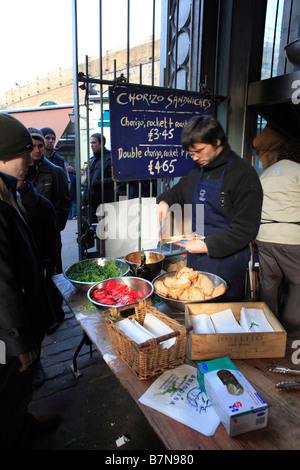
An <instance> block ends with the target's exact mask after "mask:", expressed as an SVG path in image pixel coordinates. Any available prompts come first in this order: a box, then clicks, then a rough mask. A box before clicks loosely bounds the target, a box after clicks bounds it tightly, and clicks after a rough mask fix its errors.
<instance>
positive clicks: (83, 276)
mask: <svg viewBox="0 0 300 470" xmlns="http://www.w3.org/2000/svg"><path fill="white" fill-rule="evenodd" d="M66 274H67V276H68V277H69V278H70V279H72V280H73V281H79V282H101V281H104V280H105V279H109V278H113V277H119V276H121V275H122V272H121V269H120V268H117V266H116V263H115V260H114V259H111V260H109V261H108V262H107V263H106V264H105V265H104V266H100V265H98V264H97V263H95V262H93V261H85V262H84V263H81V262H78V263H75V264H73V265H72V266H71V267H70V268H69V269H68V271H67V273H66Z"/></svg>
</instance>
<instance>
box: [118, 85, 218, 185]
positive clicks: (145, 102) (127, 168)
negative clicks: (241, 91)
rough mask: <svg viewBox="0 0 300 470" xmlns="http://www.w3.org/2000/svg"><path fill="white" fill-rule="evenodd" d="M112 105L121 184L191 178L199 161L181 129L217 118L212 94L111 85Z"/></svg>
mask: <svg viewBox="0 0 300 470" xmlns="http://www.w3.org/2000/svg"><path fill="white" fill-rule="evenodd" d="M109 105H110V129H111V152H112V167H113V178H114V180H116V181H130V180H139V179H156V178H165V177H181V176H184V175H186V174H187V173H188V172H189V170H190V169H191V167H192V166H193V164H194V163H193V160H192V158H191V156H190V155H189V154H188V153H187V152H186V151H185V150H184V149H183V148H182V147H181V132H182V129H183V127H184V126H185V125H186V124H187V122H188V121H189V120H190V119H191V118H192V117H193V116H196V115H203V114H214V101H213V99H212V98H211V97H210V96H208V95H204V94H201V93H191V92H186V91H178V90H167V89H161V88H153V87H143V88H138V87H137V88H131V87H128V88H127V87H118V88H116V89H115V90H114V89H113V87H110V89H109Z"/></svg>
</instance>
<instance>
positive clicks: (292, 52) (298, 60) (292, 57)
mask: <svg viewBox="0 0 300 470" xmlns="http://www.w3.org/2000/svg"><path fill="white" fill-rule="evenodd" d="M284 51H285V54H286V56H287V58H288V60H289V61H290V62H291V63H292V64H293V65H300V38H298V39H295V41H292V42H290V43H289V44H287V45H286V46H285V48H284Z"/></svg>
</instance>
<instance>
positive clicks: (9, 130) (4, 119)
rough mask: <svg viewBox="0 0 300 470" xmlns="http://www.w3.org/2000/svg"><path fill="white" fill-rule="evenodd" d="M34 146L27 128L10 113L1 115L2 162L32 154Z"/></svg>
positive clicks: (0, 144)
mask: <svg viewBox="0 0 300 470" xmlns="http://www.w3.org/2000/svg"><path fill="white" fill-rule="evenodd" d="M32 150H33V144H32V139H31V136H30V133H29V132H28V130H27V129H26V127H25V126H24V125H23V124H22V123H21V122H20V121H19V120H18V119H16V118H14V117H13V116H11V115H10V114H8V113H4V112H1V113H0V160H9V159H10V158H15V157H19V156H20V155H24V154H28V153H30V152H32Z"/></svg>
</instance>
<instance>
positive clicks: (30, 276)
mask: <svg viewBox="0 0 300 470" xmlns="http://www.w3.org/2000/svg"><path fill="white" fill-rule="evenodd" d="M32 149H33V143H32V139H31V136H30V134H29V132H28V131H27V129H26V128H25V127H24V126H23V124H21V123H20V122H19V121H18V120H17V119H15V118H14V117H12V116H10V115H9V114H6V113H0V268H1V276H0V341H1V342H2V343H1V344H2V345H3V344H4V348H5V357H1V361H0V436H1V437H0V449H2V450H11V449H27V448H28V439H29V436H30V435H32V434H34V433H40V432H41V431H42V430H45V429H49V428H51V427H52V426H55V425H57V424H58V416H57V415H51V416H47V417H43V418H42V417H41V418H34V417H33V416H32V415H30V414H29V413H28V405H29V403H30V401H31V396H32V376H33V375H32V374H33V367H32V366H33V365H34V364H35V362H36V361H37V359H38V357H39V353H40V348H41V342H42V340H43V337H44V334H45V331H46V329H47V327H48V325H47V323H48V318H49V304H48V302H47V297H46V292H45V287H44V277H43V272H42V268H41V265H40V262H39V258H38V254H37V249H36V244H35V241H34V238H33V235H32V232H31V230H30V227H29V225H28V223H27V220H26V219H27V217H26V211H25V209H24V208H23V206H22V203H21V201H20V199H19V197H18V194H17V191H16V188H17V183H18V181H22V180H24V178H25V175H26V173H27V171H28V169H29V168H31V166H32V159H31V156H30V152H31V151H32ZM2 350H3V348H2Z"/></svg>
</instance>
